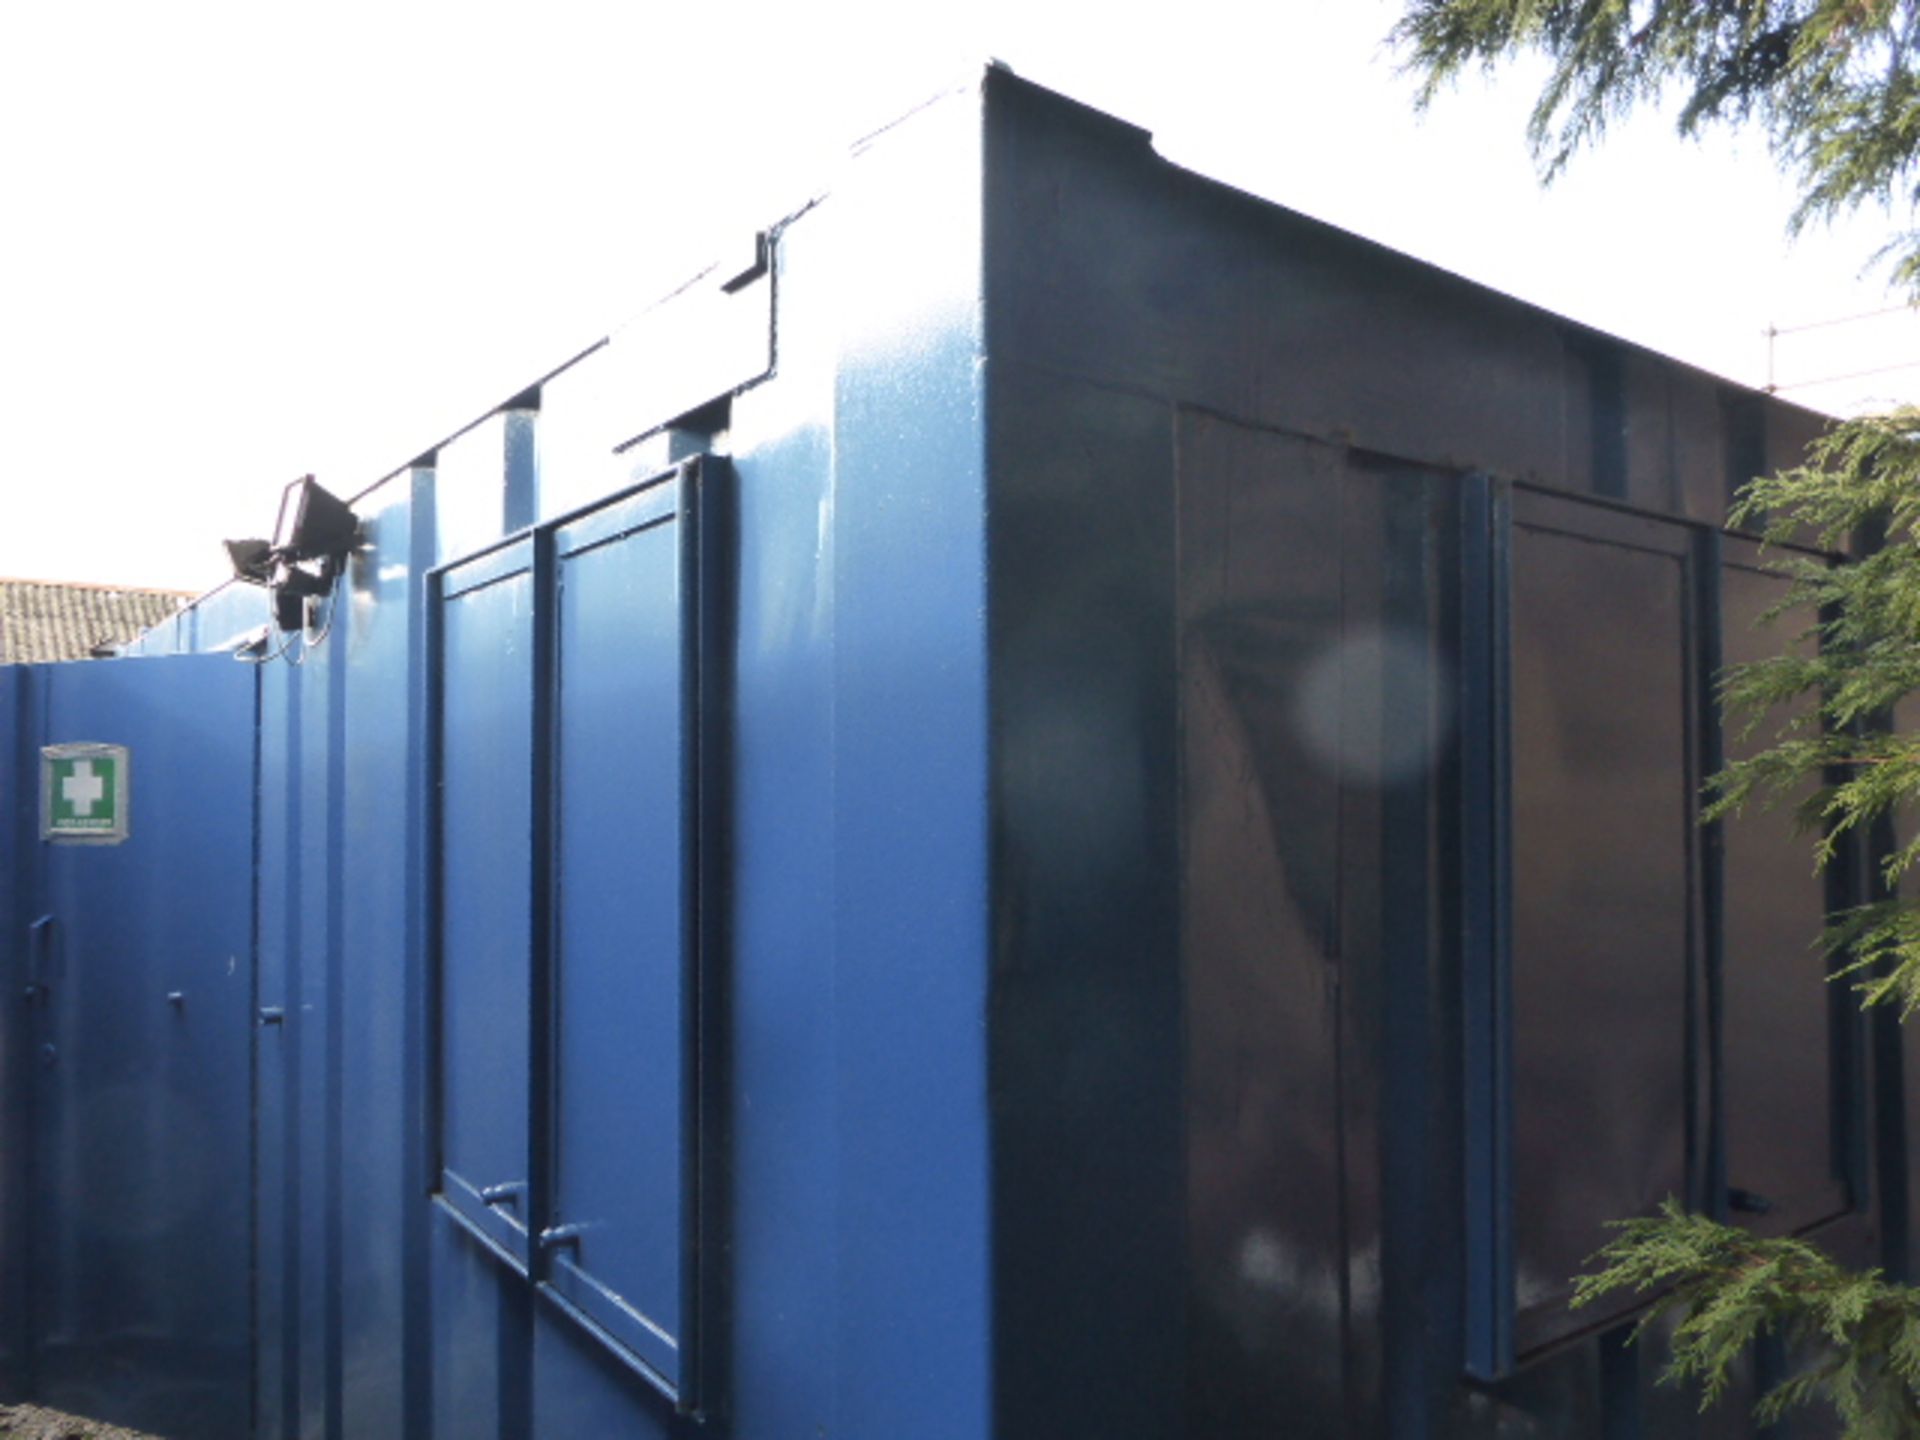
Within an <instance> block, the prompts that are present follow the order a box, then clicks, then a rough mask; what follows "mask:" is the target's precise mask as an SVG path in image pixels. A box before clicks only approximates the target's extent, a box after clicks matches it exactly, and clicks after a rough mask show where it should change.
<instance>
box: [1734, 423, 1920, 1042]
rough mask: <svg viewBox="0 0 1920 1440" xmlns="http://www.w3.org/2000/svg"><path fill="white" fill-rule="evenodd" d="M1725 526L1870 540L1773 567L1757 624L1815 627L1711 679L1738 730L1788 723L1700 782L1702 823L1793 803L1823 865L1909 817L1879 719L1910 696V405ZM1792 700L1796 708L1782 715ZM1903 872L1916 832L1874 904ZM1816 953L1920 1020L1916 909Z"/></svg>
mask: <svg viewBox="0 0 1920 1440" xmlns="http://www.w3.org/2000/svg"><path fill="white" fill-rule="evenodd" d="M1732 520H1733V522H1734V523H1735V524H1750V525H1757V526H1758V527H1759V528H1760V529H1761V531H1762V534H1763V535H1764V536H1765V538H1766V539H1767V540H1768V541H1770V542H1773V543H1775V544H1779V543H1784V542H1801V543H1805V544H1811V545H1814V546H1818V547H1820V548H1823V549H1827V550H1838V549H1841V548H1843V547H1845V546H1846V545H1847V544H1848V543H1849V542H1850V540H1851V538H1852V537H1855V536H1863V535H1865V536H1873V537H1875V538H1876V539H1877V540H1878V542H1879V543H1878V545H1877V546H1876V547H1875V548H1873V549H1872V550H1871V552H1870V553H1868V554H1867V555H1865V556H1864V557H1863V558H1861V559H1858V560H1856V561H1854V562H1852V563H1849V564H1843V565H1835V564H1828V563H1825V562H1824V561H1822V560H1819V559H1816V558H1811V557H1807V558H1800V559H1794V560H1786V561H1781V562H1779V565H1778V568H1780V569H1781V570H1783V571H1784V572H1785V573H1786V574H1787V575H1788V576H1789V577H1790V578H1791V582H1792V583H1791V585H1790V587H1789V589H1788V591H1787V593H1786V595H1785V596H1784V597H1783V598H1782V600H1781V601H1780V602H1779V603H1778V604H1777V605H1776V606H1775V607H1774V608H1773V610H1772V611H1771V612H1770V615H1771V616H1772V617H1773V618H1775V619H1778V618H1779V617H1781V616H1783V615H1789V614H1798V615H1811V616H1814V617H1816V618H1815V619H1814V620H1813V621H1812V622H1811V624H1809V625H1807V626H1805V627H1804V628H1803V629H1802V630H1801V631H1800V632H1799V633H1798V634H1797V635H1796V636H1794V637H1793V638H1794V640H1795V641H1796V642H1797V643H1795V644H1793V645H1791V646H1790V647H1788V648H1786V649H1784V650H1783V652H1782V653H1780V654H1778V655H1774V656H1772V657H1770V658H1768V659H1764V660H1758V661H1755V662H1753V663H1751V664H1747V665H1743V666H1739V667H1736V668H1735V669H1733V670H1731V671H1730V672H1729V673H1728V674H1727V675H1726V676H1725V677H1724V678H1723V681H1722V684H1721V695H1720V698H1721V706H1722V709H1723V711H1724V712H1725V713H1726V714H1727V715H1728V716H1729V718H1730V719H1735V720H1737V719H1738V717H1741V716H1745V717H1748V719H1747V722H1746V726H1745V733H1749V734H1750V733H1751V732H1752V731H1753V730H1754V729H1755V728H1756V727H1758V726H1761V725H1762V724H1763V723H1764V717H1768V716H1774V715H1779V714H1782V713H1786V714H1787V715H1788V716H1789V718H1788V719H1786V720H1785V721H1784V722H1782V723H1781V724H1780V727H1779V728H1778V729H1777V730H1775V731H1774V733H1772V734H1771V735H1769V736H1767V737H1766V738H1768V739H1769V740H1770V741H1771V743H1770V744H1769V745H1768V747H1767V748H1766V749H1764V750H1761V751H1760V752H1759V753H1757V754H1755V755H1752V756H1750V757H1748V758H1746V759H1743V760H1739V761H1736V762H1734V763H1732V764H1730V765H1728V766H1727V767H1726V768H1725V769H1724V770H1723V771H1722V772H1721V773H1720V774H1719V775H1716V776H1715V777H1713V779H1712V781H1711V782H1710V784H1711V788H1712V790H1713V792H1714V799H1713V803H1712V804H1711V805H1710V806H1709V807H1708V810H1707V818H1708V819H1710V820H1711V819H1719V818H1721V817H1723V816H1728V815H1737V814H1738V813H1739V812H1740V811H1741V810H1743V809H1744V808H1745V807H1746V806H1748V805H1749V804H1750V803H1754V802H1756V801H1758V802H1759V803H1762V804H1768V803H1778V802H1779V801H1780V800H1781V799H1782V798H1783V797H1787V796H1794V797H1798V798H1797V801H1796V811H1797V818H1798V820H1799V821H1800V823H1801V824H1802V825H1803V826H1805V827H1806V828H1807V829H1809V830H1810V831H1812V832H1813V833H1814V835H1815V841H1814V855H1815V860H1816V863H1818V864H1821V865H1825V864H1827V863H1828V862H1830V861H1831V860H1832V858H1833V857H1834V855H1835V854H1837V853H1838V849H1839V846H1840V844H1841V843H1842V841H1843V840H1845V839H1846V838H1847V837H1848V836H1849V835H1854V834H1861V833H1865V832H1867V831H1869V830H1870V829H1871V827H1872V825H1873V822H1875V821H1876V820H1879V819H1882V818H1883V817H1892V816H1894V815H1895V814H1896V813H1897V812H1901V811H1905V812H1906V813H1907V814H1909V815H1914V814H1920V804H1916V801H1920V734H1914V733H1910V732H1909V733H1902V732H1901V731H1900V730H1899V729H1898V728H1896V727H1895V726H1894V724H1893V723H1892V721H1893V717H1894V712H1895V707H1896V706H1897V705H1898V704H1899V702H1900V701H1901V700H1903V699H1904V698H1905V697H1906V696H1907V695H1909V694H1910V693H1912V692H1913V691H1915V690H1916V689H1920V409H1914V408H1903V409H1900V410H1896V411H1893V412H1891V413H1889V414H1885V415H1876V416H1869V417H1867V418H1865V419H1861V420H1855V421H1850V422H1848V423H1847V424H1845V425H1840V426H1837V427H1835V428H1834V429H1833V430H1832V431H1830V432H1829V433H1828V434H1827V435H1826V436H1825V437H1824V438H1823V439H1822V440H1821V441H1820V442H1819V443H1818V444H1817V445H1816V446H1815V447H1814V448H1813V450H1812V451H1811V452H1810V454H1809V456H1808V460H1807V463H1806V464H1804V465H1801V466H1798V467H1796V468H1793V469H1790V470H1786V471H1782V472H1781V473H1780V474H1778V475H1773V476H1768V477H1764V478H1761V479H1758V480H1755V481H1754V482H1753V483H1752V484H1750V485H1749V486H1747V488H1746V489H1745V491H1743V492H1742V497H1741V500H1740V502H1739V504H1738V505H1737V506H1736V507H1735V510H1734V513H1733V516H1732ZM1796 700H1798V701H1802V702H1804V703H1802V704H1800V705H1799V706H1797V707H1792V708H1790V709H1785V708H1784V707H1789V706H1791V702H1794V701H1796ZM1909 828H1911V827H1909ZM1916 863H1920V837H1916V838H1915V839H1913V840H1911V841H1909V842H1908V843H1907V844H1906V845H1905V846H1903V847H1901V848H1899V849H1896V850H1895V851H1894V852H1893V853H1892V854H1891V855H1890V856H1889V857H1887V859H1886V861H1885V863H1884V866H1883V870H1882V874H1881V877H1880V878H1881V881H1882V889H1883V891H1884V893H1886V894H1887V895H1889V896H1892V895H1893V894H1894V892H1895V890H1896V887H1897V885H1898V883H1899V881H1900V879H1901V877H1902V876H1903V875H1905V874H1906V873H1907V872H1909V871H1911V870H1912V869H1913V868H1914V866H1915V865H1916ZM1825 943H1826V946H1827V949H1828V951H1829V952H1830V953H1831V954H1832V955H1834V956H1836V957H1838V958H1839V959H1840V961H1841V973H1842V974H1844V975H1846V976H1849V977H1850V978H1852V979H1853V981H1854V982H1855V983H1856V984H1857V985H1858V987H1859V989H1860V993H1861V995H1862V998H1863V999H1864V1000H1865V1001H1866V1002H1867V1003H1868V1004H1878V1003H1881V1002H1892V1003H1895V1004H1897V1005H1898V1006H1899V1008H1900V1012H1901V1015H1902V1017H1903V1018H1904V1017H1906V1016H1907V1015H1910V1014H1912V1013H1913V1012H1914V1011H1915V1010H1916V1009H1920V909H1916V907H1915V906H1914V904H1913V902H1912V901H1911V900H1907V901H1902V900H1899V899H1897V898H1892V899H1886V900H1882V901H1879V902H1877V903H1874V904H1870V905H1866V906H1863V907H1861V908H1859V909H1857V910H1852V911H1848V912H1844V913H1842V914H1841V915H1840V916H1839V917H1837V919H1836V921H1835V923H1834V924H1833V925H1831V926H1830V927H1829V928H1828V930H1827V932H1826V936H1825Z"/></svg>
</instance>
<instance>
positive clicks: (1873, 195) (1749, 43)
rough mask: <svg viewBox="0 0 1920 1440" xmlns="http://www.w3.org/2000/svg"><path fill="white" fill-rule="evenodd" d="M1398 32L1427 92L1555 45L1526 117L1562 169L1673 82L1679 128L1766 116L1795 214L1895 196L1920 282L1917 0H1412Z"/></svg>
mask: <svg viewBox="0 0 1920 1440" xmlns="http://www.w3.org/2000/svg"><path fill="white" fill-rule="evenodd" d="M1394 39H1395V41H1396V42H1397V43H1398V44H1399V46H1400V47H1401V48H1402V50H1403V51H1404V52H1405V53H1406V54H1407V56H1408V61H1407V64H1408V68H1409V69H1411V70H1412V71H1414V72H1415V73H1416V74H1417V75H1418V76H1419V77H1420V80H1421V91H1420V101H1421V103H1422V104H1423V105H1424V104H1426V103H1428V102H1430V101H1431V100H1432V99H1433V98H1434V96H1435V95H1436V94H1438V93H1439V92H1440V91H1441V90H1443V89H1444V88H1445V87H1446V86H1447V85H1448V83H1449V82H1451V81H1452V80H1454V79H1455V78H1456V77H1457V76H1459V75H1460V74H1461V73H1462V72H1464V71H1466V70H1468V69H1470V68H1475V67H1478V68H1484V69H1491V68H1493V67H1494V66H1495V65H1496V64H1498V63H1499V62H1502V61H1505V60H1509V59H1511V58H1513V57H1514V56H1516V55H1520V54H1524V53H1528V52H1536V53H1539V54H1542V55H1544V56H1545V57H1546V58H1547V60H1548V62H1549V65H1550V72H1549V76H1548V79H1547V82H1546V84H1545V86H1544V88H1543V89H1542V90H1541V92H1540V95H1539V98H1538V100H1537V101H1536V103H1535V105H1534V110H1533V116H1532V120H1531V122H1530V124H1529V127H1528V131H1529V138H1530V140H1531V141H1532V143H1533V146H1534V151H1535V153H1536V154H1537V155H1538V156H1539V157H1540V160H1541V162H1542V164H1543V166H1544V167H1545V170H1546V173H1547V175H1548V176H1549V177H1551V176H1552V175H1555V174H1557V173H1558V172H1559V171H1560V170H1561V169H1562V168H1564V167H1565V165H1566V164H1567V162H1568V160H1569V159H1570V158H1572V156H1573V155H1574V153H1575V152H1577V151H1578V150H1580V149H1581V148H1583V147H1584V146H1586V145H1588V144H1590V143H1591V142H1593V141H1595V140H1597V139H1599V138H1600V137H1601V135H1603V134H1604V133H1605V131H1606V129H1607V127H1608V125H1609V124H1611V123H1612V122H1613V121H1615V120H1617V119H1619V118H1620V117H1622V116H1623V115H1624V114H1626V113H1627V112H1628V111H1630V110H1632V109H1634V108H1636V107H1638V106H1640V105H1642V104H1645V103H1647V102H1649V101H1653V100H1656V99H1658V98H1660V97H1662V96H1665V95H1668V94H1673V93H1678V95H1679V96H1680V100H1681V104H1680V111H1679V126H1680V130H1681V133H1682V134H1686V135H1693V134H1696V133H1698V132H1700V131H1702V130H1704V129H1706V128H1707V127H1709V126H1711V125H1713V124H1715V123H1716V122H1734V123H1748V124H1754V125H1757V126H1759V127H1760V128H1761V129H1763V130H1764V131H1765V132H1766V135H1767V137H1768V140H1769V142H1770V143H1771V145H1772V147H1773V150H1774V154H1775V155H1776V157H1777V158H1778V159H1779V160H1780V161H1781V163H1782V164H1783V165H1784V166H1785V167H1786V168H1787V169H1788V170H1789V171H1790V172H1792V173H1793V175H1794V176H1795V178H1796V179H1797V180H1798V182H1799V186H1800V203H1799V206H1798V209H1797V210H1796V212H1795V215H1794V220H1793V223H1794V225H1795V227H1796V228H1797V227H1799V226H1801V225H1804V224H1806V223H1807V222H1809V221H1812V220H1821V219H1827V218H1831V217H1832V216H1835V215H1837V214H1840V213H1843V212H1845V211H1849V210H1852V209H1854V208H1855V207H1857V206H1859V205H1861V204H1863V203H1866V202H1880V203H1884V204H1887V205H1889V206H1890V207H1892V208H1893V210H1894V211H1895V213H1896V214H1899V215H1903V216H1905V217H1907V219H1906V224H1907V227H1908V228H1906V229H1905V230H1903V231H1902V232H1900V233H1899V234H1897V235H1896V237H1895V238H1894V239H1893V240H1892V241H1890V242H1889V243H1888V245H1887V246H1886V247H1885V248H1884V250H1883V251H1882V255H1883V256H1885V257H1886V258H1888V259H1890V260H1891V261H1892V262H1893V265H1894V277H1895V280H1896V282H1897V283H1900V284H1904V285H1906V286H1908V287H1909V288H1911V289H1913V290H1914V291H1915V292H1916V293H1920V227H1916V226H1915V224H1914V220H1913V217H1914V216H1915V215H1916V214H1920V168H1917V167H1916V155H1920V73H1916V65H1915V62H1916V58H1920V51H1917V50H1916V47H1917V46H1920V0H1411V3H1409V4H1408V5H1407V8H1406V12H1405V15H1404V18H1402V20H1401V21H1400V23H1399V25H1398V26H1396V27H1395V30H1394Z"/></svg>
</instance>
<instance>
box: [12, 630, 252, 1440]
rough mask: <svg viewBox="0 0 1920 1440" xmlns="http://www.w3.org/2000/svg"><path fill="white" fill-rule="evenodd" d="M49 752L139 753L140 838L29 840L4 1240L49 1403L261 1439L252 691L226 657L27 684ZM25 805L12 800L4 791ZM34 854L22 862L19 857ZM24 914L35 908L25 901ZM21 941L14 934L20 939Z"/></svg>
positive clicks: (244, 671)
mask: <svg viewBox="0 0 1920 1440" xmlns="http://www.w3.org/2000/svg"><path fill="white" fill-rule="evenodd" d="M10 678H11V680H12V684H13V685H14V686H16V687H18V688H17V690H16V692H15V693H16V701H17V702H18V701H19V700H24V703H17V708H16V710H15V717H16V725H17V727H18V728H17V729H16V730H15V731H14V733H13V735H12V736H11V737H10V738H11V739H12V741H13V743H14V745H15V746H17V747H18V748H17V749H16V750H15V751H14V752H13V754H14V757H15V763H14V765H13V766H12V768H11V776H12V779H13V780H14V781H16V782H20V783H19V787H18V791H17V792H16V793H19V792H25V793H27V794H33V793H34V786H33V777H35V776H36V775H37V774H38V747H39V746H41V745H47V744H61V743H68V742H72V741H100V742H106V743H110V744H116V745H124V746H126V747H128V749H129V751H130V760H131V772H132V773H131V783H130V793H129V796H128V800H129V807H130V814H129V817H128V818H129V820H130V833H129V835H128V837H127V839H126V840H125V841H124V842H122V843H119V844H114V845H68V844H52V845H35V846H34V847H33V849H32V851H30V852H27V853H26V854H25V855H24V856H23V854H22V850H16V851H15V856H16V858H17V859H19V860H22V861H23V863H21V871H23V872H25V873H24V874H21V875H20V883H19V884H18V886H17V888H16V893H15V906H16V907H17V908H16V909H15V911H14V915H15V918H21V917H28V916H30V918H28V919H27V920H26V924H25V926H24V937H23V938H24V947H23V951H24V953H23V954H21V956H20V958H21V959H22V960H23V961H24V969H23V971H15V972H14V974H13V978H14V979H15V981H16V982H18V983H17V984H16V986H15V987H14V988H12V989H11V993H10V994H9V996H8V1000H9V1003H10V1005H12V1006H18V1007H21V1015H22V1023H17V1024H16V1025H14V1026H13V1027H11V1028H12V1031H13V1034H14V1036H15V1037H16V1042H17V1043H19V1044H21V1045H22V1047H23V1049H24V1051H25V1052H26V1055H25V1056H24V1057H23V1058H28V1059H29V1063H28V1064H26V1065H22V1066H19V1067H17V1068H15V1069H14V1070H13V1071H12V1072H11V1073H10V1074H9V1080H10V1082H12V1083H16V1084H18V1085H20V1086H21V1087H22V1092H23V1099H24V1102H25V1104H24V1109H25V1112H26V1113H25V1114H24V1115H20V1114H19V1113H18V1112H17V1111H16V1112H15V1116H14V1118H15V1119H16V1121H18V1122H19V1123H20V1124H21V1126H22V1128H21V1129H19V1130H15V1131H11V1132H10V1134H9V1143H8V1147H7V1148H8V1154H9V1155H10V1156H12V1157H15V1159H16V1160H17V1161H19V1162H21V1163H22V1164H23V1167H24V1185H23V1186H22V1187H21V1189H20V1190H16V1191H15V1201H16V1204H17V1205H18V1206H19V1209H18V1210H17V1211H12V1212H10V1214H9V1217H8V1218H9V1221H10V1222H11V1223H10V1225H9V1230H8V1235H7V1239H8V1242H9V1248H10V1249H11V1250H12V1251H13V1253H14V1254H16V1255H19V1256H23V1257H24V1260H25V1269H26V1274H25V1276H24V1277H23V1279H24V1287H23V1288H24V1294H23V1295H22V1292H20V1291H15V1292H13V1293H14V1294H16V1295H22V1302H23V1303H22V1311H21V1314H22V1322H21V1323H22V1324H23V1326H24V1328H25V1330H26V1336H25V1343H24V1346H23V1353H22V1354H21V1355H20V1357H19V1358H20V1363H21V1364H22V1367H23V1369H24V1370H25V1372H26V1377H27V1381H28V1384H29V1385H30V1387H31V1389H32V1391H33V1393H35V1394H36V1395H38V1396H40V1397H41V1398H43V1399H45V1400H47V1401H48V1402H50V1403H52V1404H55V1405H59V1406H62V1407H64V1408H67V1409H72V1410H77V1411H80V1412H83V1413H86V1414H92V1415H100V1416H104V1417H108V1418H112V1419H116V1420H120V1421H122V1422H124V1423H128V1424H132V1425H137V1426H140V1427H141V1428H151V1429H154V1430H157V1431H163V1432H167V1433H185V1432H187V1431H189V1430H191V1432H192V1433H195V1434H204V1435H207V1436H210V1437H233V1440H238V1437H242V1436H244V1435H246V1434H247V1433H248V1431H249V1422H250V1415H249V1407H248V1403H247V1400H248V1397H247V1385H246V1377H247V1374H248V1371H249V1366H250V1363H251V1353H250V1347H251V1339H252V1334H251V1325H250V1315H249V1308H248V1296H247V1284H248V1273H249V1268H250V1255H249V1247H250V1240H251V1233H250V1224H251V1210H252V1207H251V1205H250V1203H249V1202H250V1195H249V1189H250V1184H251V1175H252V1157H251V1146H250V1144H249V1123H250V1122H249V1110H250V1103H249V1102H250V1096H251V1086H250V1083H249V1077H250V1071H251V1067H252V1056H251V1050H252V1010H253V986H254V973H253V809H254V735H255V729H256V717H255V711H254V696H255V683H254V682H255V676H254V672H253V671H252V670H250V669H248V668H246V667H242V666H238V665H235V664H234V663H233V662H232V661H231V660H230V659H228V658H226V657H222V656H206V657H197V658H194V659H191V660H184V661H181V662H179V663H176V664H170V665H166V666H159V665H151V664H145V663H139V662H133V661H121V662H114V663H109V664H77V665H54V666H39V667H34V668H32V669H30V670H21V671H18V672H15V673H14V675H13V676H12V677H10ZM10 788H12V787H10ZM23 849H24V847H23ZM22 900H24V901H25V904H24V905H21V901H22ZM16 933H19V932H16Z"/></svg>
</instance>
